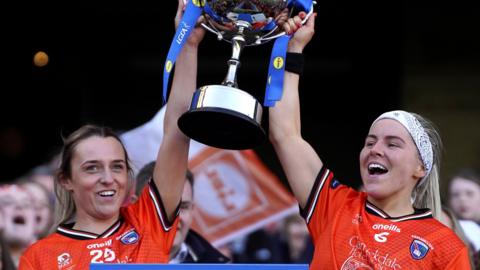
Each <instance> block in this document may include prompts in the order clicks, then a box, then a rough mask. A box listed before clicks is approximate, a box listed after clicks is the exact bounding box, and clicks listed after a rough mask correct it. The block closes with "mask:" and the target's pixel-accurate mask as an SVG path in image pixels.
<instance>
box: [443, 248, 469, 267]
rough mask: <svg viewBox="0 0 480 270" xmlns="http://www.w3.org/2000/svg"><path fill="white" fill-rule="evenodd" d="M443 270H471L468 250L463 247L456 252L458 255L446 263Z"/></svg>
mask: <svg viewBox="0 0 480 270" xmlns="http://www.w3.org/2000/svg"><path fill="white" fill-rule="evenodd" d="M445 269H449V270H460V269H472V268H471V264H470V256H469V255H468V248H467V247H466V246H465V247H464V248H463V249H461V250H460V252H458V254H457V255H456V256H455V257H454V258H453V259H452V260H451V261H450V262H449V263H448V265H447V266H446V267H445Z"/></svg>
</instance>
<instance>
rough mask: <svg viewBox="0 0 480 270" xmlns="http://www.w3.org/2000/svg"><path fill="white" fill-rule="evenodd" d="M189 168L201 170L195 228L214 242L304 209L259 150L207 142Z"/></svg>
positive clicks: (197, 176)
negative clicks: (209, 144)
mask: <svg viewBox="0 0 480 270" xmlns="http://www.w3.org/2000/svg"><path fill="white" fill-rule="evenodd" d="M189 167H190V170H191V171H192V172H193V174H194V175H195V187H194V197H195V198H194V199H195V205H196V210H195V211H194V217H193V224H192V228H193V229H194V230H195V231H197V232H199V233H200V234H201V235H203V236H204V237H205V238H206V239H207V240H209V241H210V242H211V243H212V244H213V245H214V246H221V245H222V244H224V243H228V242H229V241H231V240H233V239H235V238H236V237H239V236H243V235H246V234H248V233H250V232H252V231H254V230H256V229H258V228H260V227H262V226H264V225H266V224H268V223H270V222H274V221H277V220H280V219H282V218H284V217H286V216H287V215H290V214H292V213H298V204H297V202H296V201H295V198H294V197H293V196H292V194H291V193H290V192H289V191H288V190H287V189H286V188H285V187H284V186H283V185H282V184H281V183H280V181H279V179H278V177H277V176H276V175H274V174H273V173H272V172H271V171H270V170H269V169H268V168H267V167H266V166H265V165H264V164H263V162H262V161H261V160H260V159H259V158H258V157H257V155H256V154H255V152H254V151H253V150H243V151H231V150H223V149H217V148H212V147H205V148H204V149H203V150H202V151H200V152H199V153H198V154H197V155H195V156H194V157H193V158H192V159H191V160H190V163H189Z"/></svg>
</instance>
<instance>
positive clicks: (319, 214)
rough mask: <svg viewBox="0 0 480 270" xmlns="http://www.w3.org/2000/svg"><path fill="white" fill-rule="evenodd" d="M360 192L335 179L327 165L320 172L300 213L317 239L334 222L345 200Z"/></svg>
mask: <svg viewBox="0 0 480 270" xmlns="http://www.w3.org/2000/svg"><path fill="white" fill-rule="evenodd" d="M356 195H358V192H356V191H355V190H353V189H352V188H350V187H347V186H345V185H343V184H341V183H340V182H339V181H338V180H336V179H334V175H333V172H332V171H330V170H329V169H328V168H326V167H325V166H324V167H323V168H322V169H321V170H320V172H319V173H318V176H317V179H316V180H315V183H314V184H313V187H312V190H311V191H310V195H309V197H308V200H307V204H306V206H305V208H304V209H300V213H301V214H302V216H303V218H304V219H305V220H306V222H307V226H308V229H309V231H310V233H311V235H312V237H313V238H314V239H315V238H317V236H318V235H319V234H320V233H321V232H322V231H324V230H325V228H326V227H327V226H328V225H329V224H330V223H331V222H333V218H334V216H335V214H336V213H337V212H338V211H339V209H340V207H342V205H343V204H344V203H345V201H346V200H347V199H348V198H349V197H351V196H356Z"/></svg>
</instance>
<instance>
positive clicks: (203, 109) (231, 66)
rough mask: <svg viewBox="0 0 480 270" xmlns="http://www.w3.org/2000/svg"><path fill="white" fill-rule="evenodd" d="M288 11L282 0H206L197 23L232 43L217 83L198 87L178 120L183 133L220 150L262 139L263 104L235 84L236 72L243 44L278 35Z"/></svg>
mask: <svg viewBox="0 0 480 270" xmlns="http://www.w3.org/2000/svg"><path fill="white" fill-rule="evenodd" d="M191 1H194V0H191ZM289 13H290V12H289V10H288V9H287V0H206V1H205V5H204V7H203V14H204V17H205V19H206V23H204V24H202V25H203V27H205V28H206V29H207V30H208V31H210V32H212V33H214V34H216V35H217V38H218V39H219V40H225V41H227V42H229V43H231V45H232V56H231V58H230V60H228V72H227V75H226V77H225V79H224V81H223V82H222V84H219V85H207V86H202V87H200V88H198V89H197V90H196V91H195V93H194V94H193V98H192V102H191V105H190V109H189V110H188V111H187V112H186V113H184V114H183V115H182V116H181V117H180V118H179V120H178V126H179V128H180V130H182V132H183V133H185V134H186V135H187V136H188V137H190V138H192V139H194V140H196V141H198V142H200V143H203V144H206V145H210V146H213V147H217V148H223V149H236V150H240V149H249V148H253V147H255V146H257V145H259V144H261V143H262V142H264V141H265V139H266V134H265V131H264V130H263V128H262V125H261V120H262V111H263V108H262V105H261V104H260V103H259V102H258V101H257V100H256V99H255V97H253V96H252V95H250V94H249V93H247V92H245V91H243V90H240V89H239V88H238V84H237V79H236V73H237V70H238V68H239V67H240V54H241V52H242V49H243V48H244V47H245V46H251V45H260V44H263V43H265V42H268V41H269V40H272V39H275V38H276V37H278V36H281V35H283V34H284V32H282V29H281V23H283V22H284V21H285V20H286V19H288V16H289Z"/></svg>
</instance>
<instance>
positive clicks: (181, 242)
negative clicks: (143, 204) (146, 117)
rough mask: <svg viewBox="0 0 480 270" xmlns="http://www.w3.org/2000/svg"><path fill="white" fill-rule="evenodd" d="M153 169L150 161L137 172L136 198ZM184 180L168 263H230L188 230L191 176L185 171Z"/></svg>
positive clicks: (191, 190)
mask: <svg viewBox="0 0 480 270" xmlns="http://www.w3.org/2000/svg"><path fill="white" fill-rule="evenodd" d="M154 167H155V162H154V161H152V162H150V163H148V164H146V165H145V166H144V167H143V168H141V169H140V171H139V172H138V175H137V179H136V180H137V183H136V187H135V188H136V191H135V193H136V195H135V196H138V194H139V192H140V190H142V189H143V187H144V185H145V184H146V183H147V182H148V181H149V180H150V179H151V178H152V175H153V170H154ZM186 178H187V181H186V182H185V185H184V187H183V193H182V201H181V203H180V221H179V222H178V228H177V233H176V234H175V239H174V241H173V246H172V248H171V250H170V263H227V262H229V261H230V259H229V258H227V257H226V256H224V255H223V254H222V253H221V252H220V251H218V250H217V249H215V248H214V247H213V246H212V245H211V244H210V243H209V242H208V241H207V240H205V239H204V238H203V237H202V236H201V235H200V234H198V233H196V232H195V231H193V230H191V229H190V225H191V224H192V220H193V214H192V211H193V209H194V202H193V196H194V190H193V181H194V179H193V174H192V173H191V172H190V171H187V173H186ZM133 200H134V199H133Z"/></svg>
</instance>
